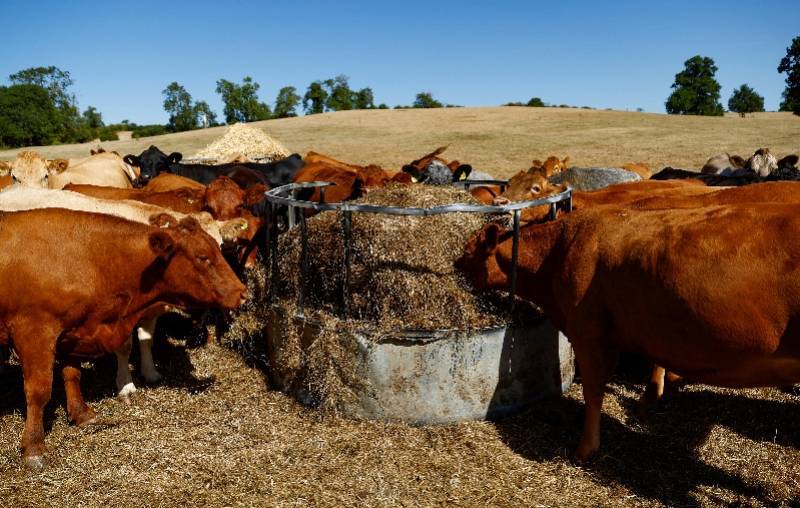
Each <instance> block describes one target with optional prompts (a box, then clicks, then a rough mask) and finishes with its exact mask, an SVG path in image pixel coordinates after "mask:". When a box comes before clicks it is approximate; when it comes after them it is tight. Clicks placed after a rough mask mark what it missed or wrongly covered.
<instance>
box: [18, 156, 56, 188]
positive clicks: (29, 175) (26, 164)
mask: <svg viewBox="0 0 800 508" xmlns="http://www.w3.org/2000/svg"><path fill="white" fill-rule="evenodd" d="M62 160H63V159H62ZM48 166H49V165H48V162H47V161H46V160H45V159H44V158H43V157H42V156H41V155H39V154H38V153H36V152H32V151H30V150H25V151H22V152H19V153H18V154H17V158H16V159H14V161H13V162H12V163H11V171H10V173H11V178H12V179H13V181H14V183H15V184H21V185H27V186H29V187H43V188H47V180H48V178H49V177H50V169H49V167H48Z"/></svg>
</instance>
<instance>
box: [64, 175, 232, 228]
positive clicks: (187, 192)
mask: <svg viewBox="0 0 800 508" xmlns="http://www.w3.org/2000/svg"><path fill="white" fill-rule="evenodd" d="M64 190H65V191H72V192H77V193H79V194H83V195H86V196H92V197H95V198H101V199H130V200H132V201H139V202H141V203H148V204H151V205H156V206H160V207H163V208H168V209H170V210H174V211H176V212H181V213H196V212H200V211H202V210H203V208H204V205H205V197H206V196H205V195H206V190H205V188H204V189H202V190H200V189H189V188H185V187H184V188H180V189H178V190H170V191H164V192H151V191H148V190H146V189H120V188H118V187H101V186H98V185H82V184H73V183H71V184H68V185H67V186H66V187H64ZM212 215H213V214H212ZM214 218H215V219H219V217H216V216H215V217H214ZM230 218H233V217H230Z"/></svg>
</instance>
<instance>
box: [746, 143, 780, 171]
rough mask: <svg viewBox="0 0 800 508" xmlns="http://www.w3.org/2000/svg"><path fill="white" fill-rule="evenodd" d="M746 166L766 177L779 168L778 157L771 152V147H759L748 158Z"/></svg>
mask: <svg viewBox="0 0 800 508" xmlns="http://www.w3.org/2000/svg"><path fill="white" fill-rule="evenodd" d="M744 167H745V168H746V169H749V170H751V171H754V172H756V173H757V174H758V176H761V177H766V176H769V174H770V173H772V172H773V171H775V170H776V169H778V159H776V158H775V156H774V155H772V154H771V153H770V151H769V148H759V149H758V150H756V151H755V153H754V154H753V155H752V156H751V157H750V158H749V159H747V162H746V163H745V166H744Z"/></svg>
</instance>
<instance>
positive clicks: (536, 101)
mask: <svg viewBox="0 0 800 508" xmlns="http://www.w3.org/2000/svg"><path fill="white" fill-rule="evenodd" d="M526 106H528V107H529V108H543V107H544V102H543V101H542V99H540V98H539V97H533V98H532V99H531V100H529V101H528V103H527V104H526Z"/></svg>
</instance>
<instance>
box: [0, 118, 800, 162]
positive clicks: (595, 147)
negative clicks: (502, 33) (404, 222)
mask: <svg viewBox="0 0 800 508" xmlns="http://www.w3.org/2000/svg"><path fill="white" fill-rule="evenodd" d="M252 125H256V126H258V127H261V128H264V129H266V131H267V133H268V134H269V135H270V136H272V137H273V138H275V139H277V140H278V141H280V142H281V143H282V144H284V145H285V146H286V147H287V148H288V149H289V150H291V151H294V152H298V153H300V154H301V155H305V153H306V152H308V151H309V150H314V151H317V152H321V153H325V154H328V155H330V156H332V157H335V158H339V159H340V160H344V161H348V162H352V163H356V164H367V163H370V164H378V165H380V166H382V167H384V168H387V169H395V170H396V169H400V167H401V166H402V165H403V164H406V163H408V162H409V161H411V160H414V159H416V158H417V157H419V156H420V155H422V154H425V153H428V152H430V151H431V150H433V149H434V148H436V147H438V146H442V145H448V144H449V145H450V147H449V149H448V150H447V152H445V157H446V158H447V159H448V160H450V159H458V160H460V161H463V162H469V163H470V164H472V165H473V166H474V167H475V168H476V169H482V170H485V171H489V172H491V173H493V174H494V175H495V176H497V177H509V176H511V175H512V174H514V173H515V172H517V171H519V170H521V169H527V168H528V167H529V166H530V162H531V160H532V159H534V158H537V159H544V158H546V157H547V156H548V155H550V154H555V155H560V156H562V157H563V156H564V155H570V156H571V158H572V162H571V164H572V165H576V166H583V167H587V166H619V165H621V164H623V163H625V162H631V161H641V162H645V163H647V164H649V165H650V167H651V168H653V169H655V170H658V169H661V168H663V167H664V166H672V167H678V168H687V169H699V168H700V167H701V166H702V165H703V164H704V163H705V161H706V160H707V159H708V158H709V157H711V156H712V155H715V154H717V153H720V152H730V153H732V154H739V155H742V156H745V157H747V156H748V155H750V154H752V153H753V151H754V150H755V149H757V148H759V147H768V148H770V149H771V150H772V152H773V153H776V154H779V155H785V154H788V153H796V152H797V151H798V149H800V117H797V116H793V115H792V114H791V113H757V114H755V115H752V116H748V117H747V118H740V117H739V116H738V115H729V116H725V117H696V116H669V115H661V114H650V113H630V112H623V111H601V110H584V109H571V108H564V109H562V108H524V107H501V108H452V109H438V110H437V109H433V110H413V109H406V110H372V111H344V112H338V113H325V114H321V115H315V116H310V117H299V118H287V119H281V120H269V121H266V122H256V123H254V124H252ZM225 129H226V127H215V128H210V129H205V130H197V131H189V132H181V133H177V134H169V135H165V136H154V137H151V138H142V139H138V140H128V141H114V142H103V143H101V145H102V146H103V147H105V148H107V149H109V150H117V151H119V152H120V153H121V154H123V155H124V154H126V153H137V154H138V153H139V152H141V151H142V150H144V149H146V148H147V147H148V146H150V145H151V144H155V145H156V146H158V147H159V148H161V149H162V150H164V151H166V152H168V153H169V152H172V151H179V152H182V153H183V155H184V157H188V156H191V155H193V154H195V153H196V152H198V151H200V150H201V149H202V148H204V147H205V146H206V145H207V144H209V143H210V142H211V141H213V140H214V139H216V138H218V137H220V136H221V135H222V134H223V133H224V132H225ZM92 146H94V145H92V144H89V143H86V144H82V145H61V146H50V147H42V148H37V149H36V150H37V151H39V152H40V153H41V154H42V155H43V156H45V157H50V158H55V157H65V158H70V157H85V156H87V155H88V153H89V148H90V147H92ZM15 153H16V151H15V150H9V151H4V152H0V159H10V158H12V157H13V155H14V154H15Z"/></svg>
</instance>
